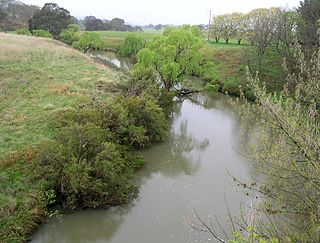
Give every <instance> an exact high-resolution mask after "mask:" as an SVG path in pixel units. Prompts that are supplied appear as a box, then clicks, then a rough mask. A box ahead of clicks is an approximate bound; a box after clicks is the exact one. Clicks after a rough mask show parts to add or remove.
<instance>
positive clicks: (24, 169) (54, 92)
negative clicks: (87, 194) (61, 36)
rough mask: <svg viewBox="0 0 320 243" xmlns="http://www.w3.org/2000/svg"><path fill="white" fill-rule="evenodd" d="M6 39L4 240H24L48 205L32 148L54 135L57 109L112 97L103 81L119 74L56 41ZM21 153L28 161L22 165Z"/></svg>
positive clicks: (1, 127) (1, 38)
mask: <svg viewBox="0 0 320 243" xmlns="http://www.w3.org/2000/svg"><path fill="white" fill-rule="evenodd" d="M0 43H1V50H0V76H1V80H0V82H1V83H0V86H1V92H0V100H1V104H0V105H1V107H0V134H1V136H0V152H1V173H0V188H1V196H0V218H1V221H0V228H1V233H0V238H1V240H2V241H4V242H12V241H16V242H20V241H24V240H27V239H28V236H30V234H31V232H32V231H33V230H34V229H35V228H36V227H37V225H38V223H40V222H41V220H42V217H43V216H44V214H45V208H46V205H45V204H44V203H41V201H42V200H41V199H40V198H41V197H43V196H44V195H40V194H41V193H43V190H41V185H40V184H41V183H40V182H39V181H38V180H37V181H34V180H33V177H34V175H35V173H38V172H37V171H33V169H34V168H33V167H32V166H31V165H30V161H31V160H32V156H33V150H32V148H34V146H36V145H37V144H41V143H44V142H46V141H48V140H50V139H53V137H54V130H53V128H52V126H51V119H52V115H53V114H55V113H56V112H58V111H64V110H68V109H74V108H76V107H77V105H78V102H79V100H80V99H81V98H84V97H87V98H90V97H95V96H99V97H100V96H101V95H103V96H104V97H105V98H110V97H111V95H108V94H105V93H102V92H101V91H99V89H97V85H98V83H99V82H112V81H113V79H114V76H115V73H114V72H113V71H112V70H111V69H107V68H106V67H104V66H102V65H101V66H100V65H97V64H96V63H94V62H93V61H91V60H90V59H89V58H88V57H86V56H84V55H83V54H81V53H80V52H78V51H76V50H74V49H71V48H68V47H66V46H64V45H62V44H61V43H59V42H57V41H54V40H48V39H43V38H37V37H27V36H18V35H11V34H2V33H0ZM17 151H19V152H17ZM19 156H23V157H25V158H26V161H24V162H23V161H19V163H17V157H19Z"/></svg>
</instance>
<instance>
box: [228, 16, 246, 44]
mask: <svg viewBox="0 0 320 243" xmlns="http://www.w3.org/2000/svg"><path fill="white" fill-rule="evenodd" d="M230 18H231V20H232V22H233V29H234V30H233V36H232V37H234V38H236V39H237V42H238V45H240V44H241V41H242V40H243V39H245V38H246V37H247V33H248V18H247V16H246V15H244V14H242V13H237V12H235V13H232V14H231V15H230Z"/></svg>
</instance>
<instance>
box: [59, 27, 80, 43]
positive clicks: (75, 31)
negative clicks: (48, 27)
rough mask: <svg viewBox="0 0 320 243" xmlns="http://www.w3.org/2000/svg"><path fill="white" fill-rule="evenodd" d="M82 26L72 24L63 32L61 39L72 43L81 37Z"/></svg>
mask: <svg viewBox="0 0 320 243" xmlns="http://www.w3.org/2000/svg"><path fill="white" fill-rule="evenodd" d="M79 30H80V26H79V25H76V24H71V25H69V26H68V28H67V29H65V30H64V31H62V32H61V34H60V40H61V41H62V42H64V43H66V44H68V45H72V43H73V42H75V41H78V40H79V39H80V32H79Z"/></svg>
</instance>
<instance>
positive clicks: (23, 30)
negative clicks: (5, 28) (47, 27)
mask: <svg viewBox="0 0 320 243" xmlns="http://www.w3.org/2000/svg"><path fill="white" fill-rule="evenodd" d="M16 34H17V35H27V36H31V35H32V34H31V32H30V31H29V30H28V29H25V28H22V29H17V30H16Z"/></svg>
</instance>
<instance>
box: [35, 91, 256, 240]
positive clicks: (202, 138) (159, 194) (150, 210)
mask: <svg viewBox="0 0 320 243" xmlns="http://www.w3.org/2000/svg"><path fill="white" fill-rule="evenodd" d="M227 99H228V97H226V96H225V95H222V94H206V93H201V94H195V95H193V96H191V97H190V99H185V100H184V101H177V103H176V107H175V113H174V115H173V118H172V121H171V132H170V136H169V138H168V139H167V141H166V142H164V143H161V144H156V145H154V146H152V147H151V148H149V149H147V150H145V151H142V152H141V154H142V155H143V157H144V158H145V160H146V161H147V164H146V166H145V167H144V168H143V169H142V170H140V171H139V172H138V173H137V175H136V178H135V179H136V183H137V184H138V185H139V187H140V192H139V195H138V197H137V198H136V199H135V200H134V201H133V202H131V203H129V204H127V205H122V206H118V207H112V208H110V209H105V210H85V211H80V212H76V213H72V214H64V215H60V216H57V217H53V218H50V219H48V222H47V223H45V224H43V225H42V226H41V227H40V229H39V230H38V231H37V232H36V233H35V234H34V235H33V237H32V240H31V242H33V243H40V242H44V243H49V242H60V243H64V242H65V243H76V242H77V243H78V242H94V243H100V242H112V243H126V242H131V243H143V242H159V243H160V242H177V243H179V242H216V240H215V239H213V237H212V236H211V235H209V234H207V233H205V232H199V231H197V230H195V229H193V228H192V227H191V226H190V224H192V223H197V222H198V221H197V220H196V217H195V214H194V210H196V212H197V213H198V214H199V216H201V217H202V218H203V219H204V220H205V221H206V222H210V221H212V222H213V227H214V228H215V230H216V231H217V233H218V234H220V235H221V236H222V237H223V236H224V234H223V232H222V230H220V226H221V227H222V228H224V230H225V231H226V232H227V233H230V222H229V218H228V210H227V209H226V202H227V205H228V207H229V213H230V214H231V215H233V216H236V215H238V214H239V211H240V208H241V207H240V205H241V204H242V203H245V202H247V201H248V198H246V197H245V196H244V195H243V193H242V192H241V190H240V189H239V188H237V187H236V186H235V185H234V182H233V180H232V177H231V176H230V174H231V175H233V176H236V177H239V178H242V179H243V180H250V179H249V178H250V175H252V174H253V173H254V172H253V171H252V169H251V166H250V165H251V162H250V161H248V160H247V159H246V158H244V157H243V156H241V155H240V153H239V150H241V146H240V145H241V144H243V143H244V142H246V141H245V140H247V139H250V137H248V136H243V130H244V129H245V128H246V127H250V125H251V124H250V122H248V121H246V120H243V119H240V118H239V116H238V115H236V114H234V113H233V110H234V107H231V106H230V104H229V103H228V101H227ZM217 221H218V222H219V224H220V226H218V224H217V223H216V222H217Z"/></svg>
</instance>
